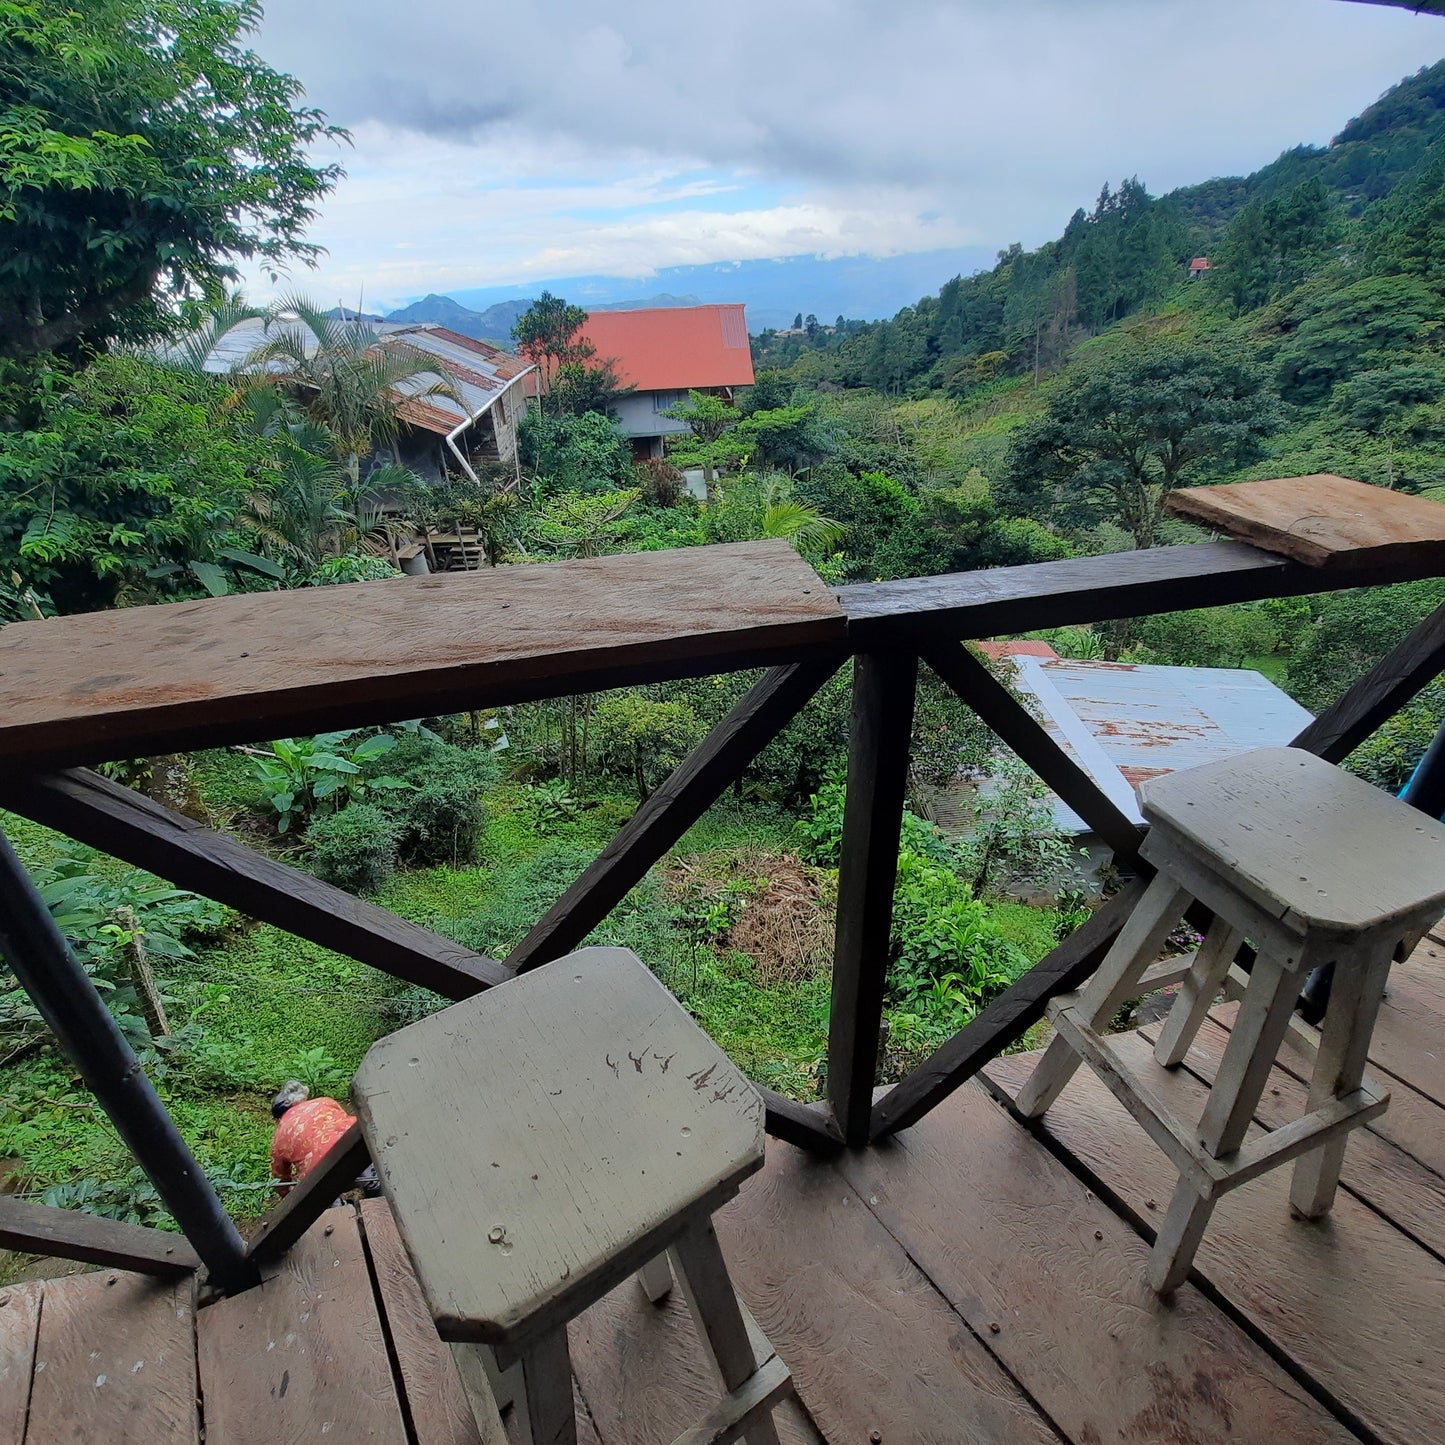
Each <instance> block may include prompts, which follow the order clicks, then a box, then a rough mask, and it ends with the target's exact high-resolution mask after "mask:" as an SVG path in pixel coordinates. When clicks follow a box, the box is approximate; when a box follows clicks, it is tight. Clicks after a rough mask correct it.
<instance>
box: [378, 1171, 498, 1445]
mask: <svg viewBox="0 0 1445 1445" xmlns="http://www.w3.org/2000/svg"><path fill="white" fill-rule="evenodd" d="M361 1223H362V1229H363V1231H364V1233H365V1236H366V1248H367V1252H368V1253H369V1254H370V1255H371V1263H372V1268H373V1269H374V1270H375V1272H376V1286H377V1290H378V1291H379V1293H380V1295H381V1302H382V1307H383V1308H384V1310H385V1312H386V1323H387V1327H388V1329H390V1331H391V1339H392V1344H393V1346H394V1348H395V1350H396V1358H397V1364H398V1366H399V1367H400V1369H401V1379H402V1385H403V1386H404V1388H405V1390H406V1404H407V1409H408V1413H409V1414H410V1416H411V1422H412V1429H413V1430H414V1431H415V1433H416V1445H482V1436H481V1432H480V1431H479V1430H478V1429H477V1422H476V1418H475V1417H474V1416H473V1414H472V1409H471V1406H470V1405H468V1403H467V1397H466V1394H465V1392H464V1391H463V1389H462V1382H461V1380H460V1378H459V1377H458V1375H457V1369H456V1366H455V1365H454V1364H453V1363H452V1353H451V1350H450V1348H449V1347H448V1346H446V1345H444V1344H443V1343H442V1341H441V1337H440V1336H439V1335H438V1334H437V1330H436V1326H435V1325H434V1324H433V1323H432V1319H431V1315H430V1313H429V1312H428V1310H427V1307H426V1301H425V1300H424V1299H423V1298H422V1295H421V1290H420V1289H419V1288H418V1286H417V1282H416V1276H415V1275H414V1274H413V1273H412V1270H411V1261H410V1260H408V1259H407V1257H406V1251H405V1250H404V1249H403V1248H402V1245H401V1237H400V1236H399V1235H398V1234H397V1232H396V1223H395V1221H394V1220H393V1219H392V1217H391V1210H390V1209H389V1208H388V1207H387V1205H386V1202H385V1201H384V1200H381V1199H368V1200H367V1201H366V1202H365V1203H364V1204H363V1205H362V1206H361Z"/></svg>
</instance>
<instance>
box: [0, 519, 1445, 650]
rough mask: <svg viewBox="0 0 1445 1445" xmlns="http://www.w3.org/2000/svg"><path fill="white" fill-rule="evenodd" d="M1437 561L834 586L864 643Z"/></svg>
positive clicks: (964, 633)
mask: <svg viewBox="0 0 1445 1445" xmlns="http://www.w3.org/2000/svg"><path fill="white" fill-rule="evenodd" d="M1440 571H1441V568H1440V566H1439V565H1438V564H1431V565H1428V566H1427V565H1424V564H1416V563H1412V562H1407V563H1405V564H1404V565H1402V566H1399V567H1394V568H1391V567H1375V568H1369V569H1365V570H1362V571H1360V572H1351V573H1349V574H1348V575H1346V574H1343V573H1340V574H1336V573H1333V572H1322V571H1320V569H1319V568H1317V567H1306V566H1305V565H1304V564H1303V563H1301V562H1291V561H1289V560H1287V559H1285V558H1282V557H1276V556H1273V555H1271V554H1270V553H1268V552H1262V551H1260V549H1259V548H1257V547H1248V546H1246V545H1245V544H1244V543H1243V542H1207V543H1203V544H1200V545H1197V546H1190V547H1151V548H1148V549H1147V550H1145V551H1142V552H1112V553H1109V554H1108V555H1106V556H1100V557H1070V558H1067V559H1065V560H1063V561H1060V562H1035V563H1031V564H1030V565H1028V566H1026V567H997V568H993V569H991V570H988V571H982V572H952V573H948V574H946V575H944V576H942V577H909V578H905V579H904V580H902V581H899V582H862V583H857V584H854V585H852V586H849V587H842V588H839V589H838V594H837V596H838V601H839V602H840V603H841V604H842V607H843V611H844V612H845V613H846V614H847V617H848V635H849V637H850V639H851V640H852V642H853V645H854V646H855V647H857V648H859V649H864V648H867V647H871V646H874V645H875V644H877V642H878V640H879V639H880V638H886V639H889V640H891V641H894V642H903V641H905V640H910V639H911V640H913V641H914V642H915V644H916V642H917V641H921V640H922V639H923V638H925V637H951V638H973V637H993V636H996V635H997V634H1000V633H1010V634H1012V633H1018V632H1028V631H1032V630H1033V629H1035V628H1039V627H1066V626H1073V625H1077V624H1079V623H1084V622H1107V621H1110V620H1111V619H1113V618H1116V617H1148V616H1152V615H1153V614H1155V613H1160V612H1179V611H1182V610H1183V609H1185V608H1191V607H1218V606H1222V605H1223V604H1225V603H1228V602H1257V601H1259V600H1260V599H1261V598H1264V597H1298V596H1301V595H1303V594H1305V593H1309V592H1324V591H1328V590H1330V589H1331V588H1336V587H1344V586H1350V587H1364V586H1373V585H1375V584H1379V583H1385V582H1407V581H1409V580H1411V579H1412V578H1416V577H1433V576H1437V575H1438V574H1439V572H1440ZM25 625H26V626H29V625H30V624H29V623H27V624H25Z"/></svg>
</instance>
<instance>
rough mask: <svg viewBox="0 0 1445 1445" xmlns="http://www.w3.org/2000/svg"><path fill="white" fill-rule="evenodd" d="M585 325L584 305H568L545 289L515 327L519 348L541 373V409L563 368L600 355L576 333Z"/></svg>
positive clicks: (514, 331)
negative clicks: (543, 400) (544, 399)
mask: <svg viewBox="0 0 1445 1445" xmlns="http://www.w3.org/2000/svg"><path fill="white" fill-rule="evenodd" d="M586 324H587V313H586V311H584V310H583V308H582V307H580V306H569V305H568V304H567V302H566V301H564V300H563V299H562V298H561V297H560V296H554V295H553V294H552V293H551V292H550V291H544V292H543V293H542V294H541V295H540V296H539V297H538V298H537V299H536V300H535V301H534V302H532V304H531V305H530V306H529V307H528V308H527V309H526V310H525V311H524V312H523V313H522V314H521V315H520V316H519V317H518V318H517V322H516V325H515V326H513V327H512V339H513V340H514V341H515V342H516V343H517V349H518V350H519V351H520V352H521V353H522V355H523V356H524V357H525V358H526V359H527V360H528V361H530V362H531V363H532V365H533V366H535V367H536V368H537V371H538V372H539V374H540V380H541V386H540V387H539V388H538V406H539V409H540V407H541V405H542V398H543V397H544V396H545V395H546V394H547V393H548V392H549V391H551V389H552V383H553V381H554V380H555V379H556V377H557V373H558V371H559V370H560V368H562V367H563V366H567V365H569V364H582V363H585V362H587V361H590V360H591V358H592V357H594V356H595V355H596V354H597V348H596V347H595V346H593V345H592V343H591V342H590V341H588V340H586V339H585V338H581V337H579V336H578V334H577V333H578V332H580V331H581V330H582V328H583V327H584V326H585V325H586Z"/></svg>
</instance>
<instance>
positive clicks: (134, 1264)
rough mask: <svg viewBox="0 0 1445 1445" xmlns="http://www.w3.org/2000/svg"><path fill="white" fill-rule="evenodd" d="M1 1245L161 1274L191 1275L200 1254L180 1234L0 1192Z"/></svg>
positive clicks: (145, 1272) (139, 1271) (144, 1272)
mask: <svg viewBox="0 0 1445 1445" xmlns="http://www.w3.org/2000/svg"><path fill="white" fill-rule="evenodd" d="M0 1249H14V1250H18V1251H20V1252H21V1253H23V1254H44V1255H52V1256H54V1257H55V1258H57V1259H77V1260H81V1261H83V1262H84V1263H85V1264H100V1265H107V1266H109V1267H110V1268H111V1269H127V1270H130V1271H131V1272H132V1273H134V1274H150V1275H155V1276H157V1277H159V1278H162V1279H164V1278H170V1277H174V1276H176V1275H182V1274H193V1273H194V1272H195V1271H196V1270H198V1269H199V1268H200V1267H201V1261H200V1256H199V1255H197V1254H196V1252H195V1250H193V1249H192V1248H191V1246H190V1245H189V1244H188V1243H187V1242H186V1239H185V1237H184V1235H180V1234H169V1233H167V1232H166V1231H165V1230H162V1229H145V1228H143V1227H142V1226H140V1225H138V1224H122V1223H120V1222H119V1221H118V1220H114V1219H102V1218H101V1217H100V1216H99V1215H96V1214H82V1213H81V1212H80V1210H78V1209H51V1208H49V1207H47V1206H46V1205H44V1204H31V1203H29V1202H27V1201H26V1200H23V1199H12V1198H10V1197H9V1196H7V1195H0Z"/></svg>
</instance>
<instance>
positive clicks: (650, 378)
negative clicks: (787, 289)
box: [581, 304, 753, 457]
mask: <svg viewBox="0 0 1445 1445" xmlns="http://www.w3.org/2000/svg"><path fill="white" fill-rule="evenodd" d="M581 336H582V337H583V338H585V339H586V340H587V341H590V342H591V343H592V345H593V346H594V347H595V348H596V351H597V358H596V359H597V360H598V361H607V362H610V363H611V364H612V367H613V369H614V370H615V371H616V373H617V376H618V379H619V380H620V381H621V382H622V383H623V385H625V386H630V387H633V388H634V390H633V392H632V393H631V395H629V396H625V397H623V398H622V399H621V400H620V401H619V402H618V403H617V406H616V412H617V422H618V426H619V427H620V428H621V430H622V433H623V435H624V436H626V437H628V438H629V439H630V440H631V442H632V447H633V451H634V452H635V453H636V454H637V455H638V456H639V457H660V456H661V455H662V439H663V438H664V437H666V436H675V435H677V434H679V433H681V432H685V431H687V423H686V422H682V421H677V420H675V419H674V418H672V417H668V416H663V415H662V413H663V412H665V411H667V410H668V409H669V408H671V407H674V406H677V405H678V404H679V403H681V402H685V401H686V400H687V394H688V392H689V391H706V392H712V393H714V394H716V395H719V396H723V397H726V398H727V399H729V400H731V398H732V395H733V391H734V388H736V387H739V386H751V385H752V383H753V355H752V349H751V348H750V346H749V345H748V322H747V315H746V308H745V307H744V306H742V305H741V304H729V305H720V306H667V307H647V308H644V309H641V310H638V311H593V312H591V313H589V315H588V317H587V324H586V325H585V326H584V327H583V328H582V332H581Z"/></svg>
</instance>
